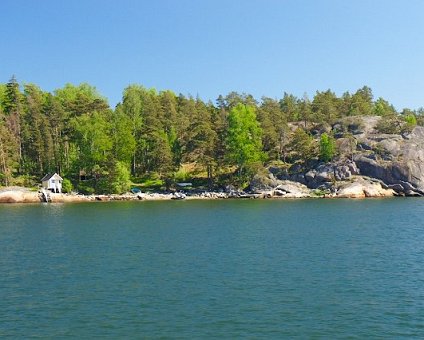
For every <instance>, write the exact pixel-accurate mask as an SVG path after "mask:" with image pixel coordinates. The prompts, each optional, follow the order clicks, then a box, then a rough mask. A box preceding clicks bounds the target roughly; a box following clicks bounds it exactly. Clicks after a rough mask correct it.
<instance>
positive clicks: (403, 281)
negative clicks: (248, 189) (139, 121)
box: [0, 199, 424, 339]
mask: <svg viewBox="0 0 424 340" xmlns="http://www.w3.org/2000/svg"><path fill="white" fill-rule="evenodd" d="M7 336H10V337H12V338H29V337H40V338H60V337H72V338H91V337H95V336H97V337H102V338H103V337H111V338H128V337H130V338H133V337H136V338H141V337H146V338H159V337H162V338H282V337H286V338H294V337H299V338H311V337H312V338H315V337H316V338H319V337H322V338H327V339H330V338H345V337H353V338H370V337H371V338H375V337H383V338H401V337H407V338H410V337H417V338H422V337H424V200H422V199H385V200H372V199H369V200H294V201H269V200H268V201H259V200H247V201H196V202H193V201H178V202H128V203H123V202H118V203H93V204H90V203H87V204H45V205H42V204H40V205H0V337H1V338H3V337H7Z"/></svg>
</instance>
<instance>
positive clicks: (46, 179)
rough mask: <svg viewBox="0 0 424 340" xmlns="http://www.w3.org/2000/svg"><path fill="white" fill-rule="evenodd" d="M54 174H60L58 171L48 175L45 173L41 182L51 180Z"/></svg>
mask: <svg viewBox="0 0 424 340" xmlns="http://www.w3.org/2000/svg"><path fill="white" fill-rule="evenodd" d="M54 175H57V176H59V175H58V174H57V173H54V174H47V175H45V176H44V177H43V178H42V179H41V182H44V181H48V180H49V179H50V178H52V177H53V176H54ZM59 178H60V179H62V177H60V176H59Z"/></svg>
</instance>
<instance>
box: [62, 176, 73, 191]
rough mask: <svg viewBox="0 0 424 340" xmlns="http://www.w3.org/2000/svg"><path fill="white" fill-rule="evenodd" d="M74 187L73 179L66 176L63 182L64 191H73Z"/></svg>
mask: <svg viewBox="0 0 424 340" xmlns="http://www.w3.org/2000/svg"><path fill="white" fill-rule="evenodd" d="M72 189H73V185H72V183H71V181H70V180H69V179H67V178H64V179H63V182H62V192H64V193H70V192H71V191H72Z"/></svg>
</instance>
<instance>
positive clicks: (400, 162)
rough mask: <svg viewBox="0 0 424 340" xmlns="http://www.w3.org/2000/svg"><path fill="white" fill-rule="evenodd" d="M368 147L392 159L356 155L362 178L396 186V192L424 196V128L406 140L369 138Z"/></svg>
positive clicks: (384, 137) (388, 137)
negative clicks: (411, 192)
mask: <svg viewBox="0 0 424 340" xmlns="http://www.w3.org/2000/svg"><path fill="white" fill-rule="evenodd" d="M365 138H367V137H365ZM367 143H369V145H370V146H371V147H372V148H373V150H375V149H377V150H379V151H380V152H383V153H386V154H388V155H389V157H380V158H381V159H372V156H373V155H366V154H363V153H360V154H358V155H356V156H355V162H356V164H357V166H358V168H359V169H360V172H361V174H363V175H366V176H370V177H374V178H378V179H380V180H382V181H383V182H385V183H386V184H389V185H395V186H393V189H394V190H395V191H397V192H405V193H407V192H410V191H413V192H415V193H420V194H424V128H423V127H420V126H418V127H415V128H414V130H412V132H411V133H410V134H408V135H406V136H405V138H402V137H401V136H399V135H377V136H371V137H370V138H367ZM401 188H402V189H401Z"/></svg>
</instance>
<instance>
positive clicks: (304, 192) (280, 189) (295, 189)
mask: <svg viewBox="0 0 424 340" xmlns="http://www.w3.org/2000/svg"><path fill="white" fill-rule="evenodd" d="M276 192H277V193H276ZM275 194H277V195H278V196H283V197H287V198H303V197H311V191H310V190H309V189H308V187H307V186H306V185H304V184H301V183H297V182H292V181H281V183H280V184H279V185H278V186H277V187H276V188H275V189H274V195H275Z"/></svg>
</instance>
